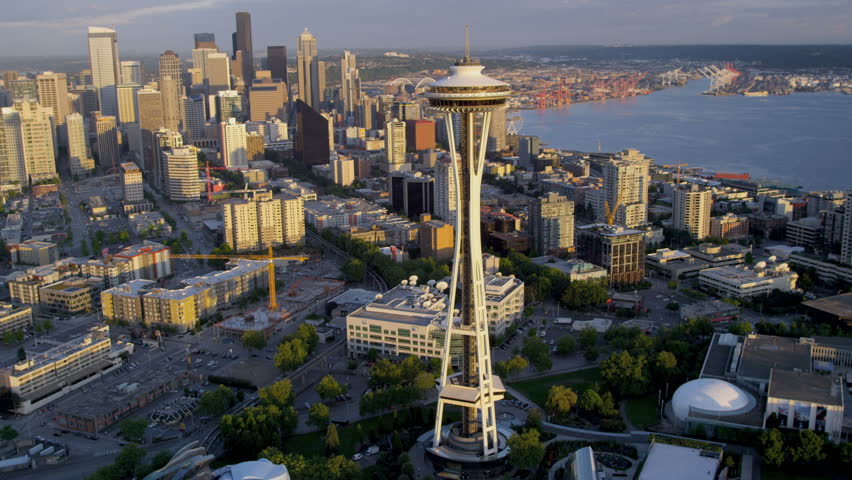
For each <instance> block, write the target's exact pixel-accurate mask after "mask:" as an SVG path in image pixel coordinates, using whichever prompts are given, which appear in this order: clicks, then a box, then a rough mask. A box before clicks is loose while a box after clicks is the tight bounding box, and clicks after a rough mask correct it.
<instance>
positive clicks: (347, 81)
mask: <svg viewBox="0 0 852 480" xmlns="http://www.w3.org/2000/svg"><path fill="white" fill-rule="evenodd" d="M340 100H341V102H342V103H343V118H344V120H345V122H346V124H347V125H350V124H355V123H357V122H358V107H359V105H360V104H361V74H360V73H359V72H358V67H357V64H356V61H355V55H353V54H351V53H350V52H349V50H344V51H343V56H342V57H340ZM359 126H363V125H359Z"/></svg>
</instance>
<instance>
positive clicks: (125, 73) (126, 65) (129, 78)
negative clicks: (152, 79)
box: [120, 60, 142, 85]
mask: <svg viewBox="0 0 852 480" xmlns="http://www.w3.org/2000/svg"><path fill="white" fill-rule="evenodd" d="M120 83H137V84H139V85H142V62H140V61H138V60H126V61H123V62H121V82H120Z"/></svg>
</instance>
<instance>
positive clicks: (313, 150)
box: [293, 99, 331, 167]
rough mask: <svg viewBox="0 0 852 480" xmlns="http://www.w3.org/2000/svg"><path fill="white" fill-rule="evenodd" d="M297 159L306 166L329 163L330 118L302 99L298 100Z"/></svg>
mask: <svg viewBox="0 0 852 480" xmlns="http://www.w3.org/2000/svg"><path fill="white" fill-rule="evenodd" d="M294 108H295V111H296V139H295V142H294V145H293V150H294V153H295V155H296V160H299V161H300V162H302V163H303V164H304V165H305V166H308V167H310V166H311V165H320V164H325V163H328V160H329V155H330V154H331V150H330V149H329V148H328V141H329V140H328V120H327V119H326V118H325V117H323V116H322V115H321V114H320V113H319V112H318V111H316V110H314V109H313V108H311V107H310V106H309V105H308V104H307V103H305V102H304V101H302V100H301V99H299V100H296V103H295V105H294Z"/></svg>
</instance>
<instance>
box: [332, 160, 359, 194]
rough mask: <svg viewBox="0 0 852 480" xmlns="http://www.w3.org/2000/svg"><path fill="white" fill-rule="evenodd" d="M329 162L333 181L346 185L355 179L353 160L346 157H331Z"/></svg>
mask: <svg viewBox="0 0 852 480" xmlns="http://www.w3.org/2000/svg"><path fill="white" fill-rule="evenodd" d="M328 163H329V166H330V167H331V178H332V180H333V181H334V183H336V184H338V185H343V186H344V187H347V186H349V185H352V182H353V181H355V160H352V159H351V158H346V157H340V156H338V157H335V158H332V159H331V161H330V162H328Z"/></svg>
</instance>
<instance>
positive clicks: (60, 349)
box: [12, 325, 110, 375]
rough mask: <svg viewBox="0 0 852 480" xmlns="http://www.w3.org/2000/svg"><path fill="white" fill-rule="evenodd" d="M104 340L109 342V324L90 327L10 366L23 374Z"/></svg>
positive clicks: (16, 372) (15, 372)
mask: <svg viewBox="0 0 852 480" xmlns="http://www.w3.org/2000/svg"><path fill="white" fill-rule="evenodd" d="M104 341H105V342H108V343H109V342H110V338H109V326H107V325H99V326H96V327H92V329H91V330H90V331H89V332H88V333H86V334H85V335H82V336H80V337H77V338H75V339H73V340H71V341H70V342H67V343H63V344H61V345H58V346H56V347H53V348H51V349H50V350H47V351H45V352H43V353H40V354H38V355H34V356H32V357H30V358H27V359H26V360H23V361H21V362H18V363H16V364H15V365H14V367H12V370H13V372H14V374H15V375H24V374H26V373H28V372H31V371H33V370H36V369H38V368H41V367H43V366H45V365H48V364H50V363H53V362H56V361H57V360H61V359H63V358H65V357H67V356H69V355H71V354H74V353H77V352H79V351H82V350H85V349H87V348H89V347H91V346H92V345H95V344H98V343H100V342H104Z"/></svg>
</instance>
